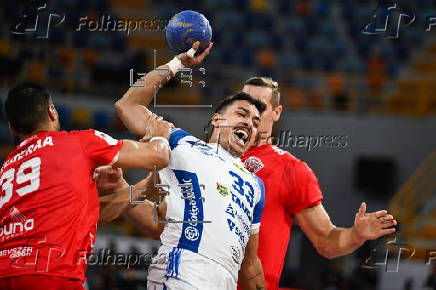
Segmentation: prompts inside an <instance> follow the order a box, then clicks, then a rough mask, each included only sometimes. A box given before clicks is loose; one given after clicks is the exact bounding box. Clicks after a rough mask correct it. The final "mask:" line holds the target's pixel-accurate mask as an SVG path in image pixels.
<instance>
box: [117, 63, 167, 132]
mask: <svg viewBox="0 0 436 290" xmlns="http://www.w3.org/2000/svg"><path fill="white" fill-rule="evenodd" d="M172 77H174V75H173V74H172V72H171V71H170V69H169V67H168V66H167V65H161V66H160V67H158V68H157V69H155V70H153V71H151V72H149V73H147V74H146V75H145V76H143V77H142V78H141V79H140V80H138V81H137V82H135V84H134V85H135V86H137V87H130V88H129V89H128V90H127V92H126V93H125V94H124V95H123V97H122V98H121V99H120V100H118V101H117V102H116V103H115V110H116V111H117V113H118V116H119V117H120V119H121V121H122V122H123V124H124V125H125V126H126V128H127V129H128V130H129V131H130V133H132V134H133V135H135V136H137V137H142V136H144V135H146V133H147V125H148V118H149V116H150V115H151V114H152V113H151V112H150V111H149V110H148V109H147V106H148V105H149V104H150V102H151V100H152V98H153V96H154V94H155V93H157V92H158V91H159V89H160V88H161V87H162V86H163V85H165V84H166V83H167V82H168V81H169V80H170V79H171V78H172Z"/></svg>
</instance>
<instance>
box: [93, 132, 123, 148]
mask: <svg viewBox="0 0 436 290" xmlns="http://www.w3.org/2000/svg"><path fill="white" fill-rule="evenodd" d="M94 131H95V136H97V137H100V138H101V139H103V140H104V141H106V143H107V144H108V145H110V146H115V145H117V144H118V140H116V139H114V138H112V137H111V136H109V135H108V134H105V133H103V132H100V131H97V130H94Z"/></svg>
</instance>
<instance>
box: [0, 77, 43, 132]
mask: <svg viewBox="0 0 436 290" xmlns="http://www.w3.org/2000/svg"><path fill="white" fill-rule="evenodd" d="M50 104H51V98H50V94H49V93H48V91H47V90H46V89H45V88H44V87H42V86H40V85H38V84H34V83H21V84H18V85H16V86H15V87H13V88H12V89H10V90H9V93H8V97H7V99H6V101H5V112H6V118H7V120H8V121H9V123H10V125H11V127H12V129H14V131H15V132H16V133H17V134H19V135H26V134H29V133H31V132H33V131H35V130H36V129H37V128H38V126H39V125H40V124H41V123H43V122H44V121H46V120H47V107H48V106H49V105H50Z"/></svg>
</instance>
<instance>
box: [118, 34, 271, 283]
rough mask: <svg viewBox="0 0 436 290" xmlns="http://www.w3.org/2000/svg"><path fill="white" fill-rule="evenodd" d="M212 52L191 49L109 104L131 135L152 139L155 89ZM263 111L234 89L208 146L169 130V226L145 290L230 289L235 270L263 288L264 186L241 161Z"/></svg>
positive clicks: (148, 217) (137, 215) (145, 211)
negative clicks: (261, 230) (260, 240)
mask: <svg viewBox="0 0 436 290" xmlns="http://www.w3.org/2000/svg"><path fill="white" fill-rule="evenodd" d="M195 47H198V43H196V44H194V48H195ZM210 49H211V45H210V46H209V47H208V49H206V50H205V51H204V52H203V53H202V54H200V55H199V56H197V57H194V53H195V50H194V51H193V52H192V51H190V52H188V53H184V54H181V55H179V56H177V57H175V58H174V59H173V60H172V61H170V62H169V63H168V64H166V65H163V66H161V67H159V68H158V69H156V70H153V71H151V72H149V73H148V74H147V75H145V76H144V77H143V78H142V79H141V80H140V81H138V82H137V83H136V84H135V85H138V86H139V85H140V86H139V87H132V88H130V89H129V90H128V91H127V93H126V94H124V96H123V98H121V99H120V100H119V101H118V102H117V103H116V106H115V107H116V109H117V111H118V114H119V116H120V118H121V120H122V121H123V123H124V125H125V126H126V127H127V128H128V129H129V131H130V132H132V133H133V134H135V135H137V136H144V135H145V134H149V136H150V137H153V136H154V134H153V133H154V132H153V130H154V129H153V128H154V126H153V122H154V121H155V120H157V119H158V118H160V117H157V116H156V115H154V114H152V113H151V112H150V111H149V110H148V109H147V108H146V106H147V105H148V104H149V103H150V101H151V99H152V98H153V95H154V93H155V90H156V89H158V88H159V87H161V86H162V84H164V83H166V82H167V81H168V80H169V79H170V78H171V77H173V76H174V74H175V73H177V71H178V69H180V68H182V67H184V66H188V67H189V66H193V65H196V64H199V63H201V61H202V60H203V59H204V57H205V56H206V55H207V54H208V53H209V50H210ZM165 70H166V71H165ZM141 86H143V87H141ZM264 110H265V104H263V103H262V102H260V101H258V100H256V99H254V98H252V97H251V96H249V95H247V94H245V93H239V94H236V95H234V96H231V97H229V98H227V99H225V100H224V101H223V102H222V103H221V104H220V105H219V106H218V107H217V109H216V112H215V114H214V115H213V117H212V119H211V121H210V123H211V125H212V127H213V128H214V129H213V130H212V133H211V136H210V137H209V143H205V142H203V141H201V140H199V139H197V138H195V137H193V136H192V135H190V134H189V133H187V132H185V131H183V130H181V129H174V130H173V132H172V134H171V137H170V139H169V146H170V148H171V157H170V164H169V166H168V167H167V168H165V169H163V170H161V171H160V172H159V177H160V181H161V184H164V185H167V186H169V187H168V188H167V191H168V195H167V196H166V198H165V203H163V207H161V209H162V210H163V211H164V216H165V219H166V220H167V223H166V224H165V228H164V230H163V233H162V235H161V237H160V238H161V241H162V246H161V247H160V249H159V253H158V255H157V257H155V258H154V259H153V262H152V264H151V265H150V268H149V275H148V279H147V280H148V285H147V287H148V289H236V283H237V281H238V270H240V271H239V281H240V282H241V284H242V285H243V286H244V288H245V289H262V287H264V277H263V271H262V266H261V264H260V261H259V259H258V258H257V245H258V230H259V226H260V216H261V212H262V208H263V199H264V198H263V184H262V182H261V181H260V179H258V178H257V177H256V176H255V175H253V174H252V173H250V172H249V171H248V170H246V169H245V168H244V165H243V163H241V161H240V159H239V156H240V155H242V154H243V152H244V151H245V150H246V149H247V148H249V146H250V144H252V142H254V139H255V137H256V135H257V126H258V124H259V120H260V118H259V117H260V114H261V113H262V112H263V111H264ZM153 138H154V140H156V137H153ZM159 140H161V141H162V142H166V139H164V138H161V139H159ZM129 216H130V217H131V218H133V219H134V220H135V221H136V222H137V223H139V224H141V225H143V226H144V227H145V228H146V229H150V228H153V227H154V228H157V227H159V225H158V224H153V220H152V213H151V212H150V211H149V207H147V206H145V207H141V206H136V207H134V208H132V209H130V210H129Z"/></svg>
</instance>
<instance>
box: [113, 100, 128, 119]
mask: <svg viewBox="0 0 436 290" xmlns="http://www.w3.org/2000/svg"><path fill="white" fill-rule="evenodd" d="M114 109H115V112H117V114H118V116H120V117H121V116H122V114H123V112H124V109H125V105H124V103H123V99H119V100H118V101H116V102H115V104H114Z"/></svg>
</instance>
